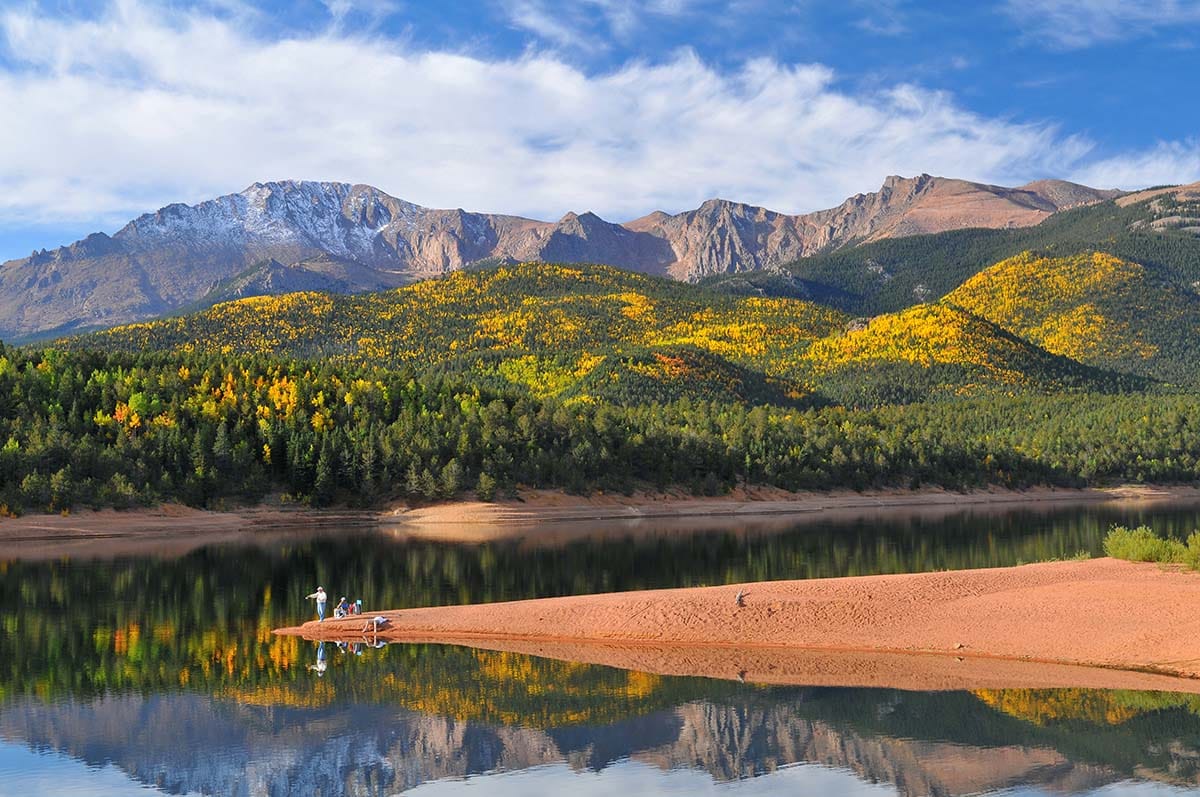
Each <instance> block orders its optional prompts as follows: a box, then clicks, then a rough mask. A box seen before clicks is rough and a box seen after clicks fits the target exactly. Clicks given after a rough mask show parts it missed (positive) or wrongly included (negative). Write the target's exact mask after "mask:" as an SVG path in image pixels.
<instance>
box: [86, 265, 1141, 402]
mask: <svg viewBox="0 0 1200 797" xmlns="http://www.w3.org/2000/svg"><path fill="white" fill-rule="evenodd" d="M859 326H861V325H858V324H854V323H852V320H851V319H850V318H849V317H847V316H845V315H843V314H841V313H839V312H838V311H836V310H831V309H829V308H826V307H823V306H821V305H818V304H816V303H813V302H807V301H803V300H796V299H786V298H766V297H756V296H748V297H736V296H729V295H723V294H716V293H713V292H711V291H707V290H702V289H698V288H695V287H692V286H689V285H685V284H680V283H677V282H670V281H667V280H663V279H657V278H654V277H647V276H645V275H641V274H634V273H631V272H626V271H621V270H619V269H614V268H609V267H607V266H580V265H569V266H568V265H559V264H545V263H525V264H521V265H519V266H511V267H510V266H504V267H495V268H489V269H482V270H477V271H461V272H455V273H454V274H451V275H449V276H447V277H444V278H441V279H435V280H427V281H425V282H421V283H418V284H416V285H412V286H409V287H406V288H401V289H398V290H395V291H386V292H382V293H373V294H361V295H356V296H333V295H328V294H319V293H298V294H289V295H287V296H282V297H261V298H254V299H247V300H243V301H240V302H233V303H227V304H222V305H218V306H216V307H214V308H212V309H211V310H208V311H205V312H202V313H198V314H194V315H190V316H184V317H179V318H172V319H166V320H163V321H155V322H150V323H146V324H136V325H132V326H127V327H118V328H116V329H113V330H109V331H106V332H102V333H97V334H94V335H89V336H85V337H82V338H78V339H75V340H73V341H71V342H70V344H69V345H71V346H73V347H79V348H90V347H99V348H103V349H105V350H108V351H126V352H136V351H140V350H143V349H150V350H153V351H162V352H173V353H176V354H188V353H192V352H199V353H210V354H213V353H234V354H255V355H268V356H272V357H285V358H319V359H322V360H324V361H328V362H331V363H335V364H339V365H353V366H380V367H387V368H394V367H398V366H411V367H413V368H415V369H418V370H429V369H433V370H435V371H436V372H437V373H441V374H447V375H452V376H454V377H455V378H458V379H461V380H464V381H468V382H471V383H478V384H483V385H487V386H490V387H492V388H495V389H512V390H516V391H518V392H522V393H526V394H528V395H531V396H533V397H537V398H546V397H551V396H555V397H560V398H563V399H576V400H584V401H616V402H618V403H621V404H637V403H646V402H651V401H658V402H667V401H671V400H674V399H678V398H684V397H689V398H693V399H697V400H722V401H733V400H738V401H747V402H752V403H771V404H804V405H811V404H821V403H829V402H834V403H855V404H863V403H867V404H874V403H880V402H887V401H897V400H904V401H915V400H921V399H925V398H931V397H940V396H956V395H967V394H979V393H982V392H987V391H1001V392H1005V393H1011V392H1019V391H1027V390H1036V391H1040V392H1057V391H1061V390H1066V389H1072V390H1078V389H1091V390H1119V389H1128V388H1129V387H1132V386H1136V385H1137V380H1130V379H1126V378H1122V377H1118V376H1115V375H1113V374H1108V373H1103V372H1100V371H1097V370H1094V369H1091V368H1088V367H1085V366H1082V365H1080V364H1079V363H1076V362H1073V361H1071V360H1068V359H1066V358H1062V357H1058V356H1055V355H1053V354H1049V353H1047V352H1046V351H1043V350H1041V349H1038V348H1037V347H1036V346H1032V345H1030V344H1028V343H1026V342H1024V341H1022V340H1018V339H1016V338H1013V337H1012V336H1011V335H1009V334H1008V333H1006V332H1004V331H1003V330H1001V329H1000V328H998V327H996V326H995V325H993V324H991V323H989V322H987V321H984V320H982V319H979V318H974V317H971V316H969V315H967V314H966V313H963V312H962V311H960V310H957V309H955V308H952V307H949V306H944V305H931V306H928V307H922V308H914V309H910V310H907V311H905V312H903V313H900V314H898V315H896V316H894V317H893V316H885V317H882V318H877V319H875V320H873V321H872V322H871V323H870V324H869V325H867V326H866V327H865V329H860V328H859ZM862 385H869V386H870V387H869V388H868V389H863V388H862Z"/></svg>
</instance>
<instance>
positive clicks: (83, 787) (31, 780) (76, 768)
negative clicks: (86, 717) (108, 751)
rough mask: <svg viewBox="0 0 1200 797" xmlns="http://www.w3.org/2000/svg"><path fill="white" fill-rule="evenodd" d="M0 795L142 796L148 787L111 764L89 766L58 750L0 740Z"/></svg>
mask: <svg viewBox="0 0 1200 797" xmlns="http://www.w3.org/2000/svg"><path fill="white" fill-rule="evenodd" d="M0 773H3V779H2V780H0V797H29V796H30V795H35V794H56V795H60V796H61V797H125V795H129V797H135V796H136V797H146V794H147V793H148V790H147V788H146V786H145V785H144V784H142V783H138V782H136V781H134V780H132V779H131V778H130V777H129V776H128V775H126V774H125V773H124V772H122V771H121V770H120V769H118V768H117V767H115V766H113V765H112V764H108V765H105V766H102V767H92V766H88V765H87V764H85V763H83V762H82V761H80V760H78V759H76V758H72V757H71V756H69V755H64V754H62V753H38V752H34V751H33V750H30V749H29V748H28V747H26V746H25V745H23V744H19V743H18V744H7V743H4V742H0Z"/></svg>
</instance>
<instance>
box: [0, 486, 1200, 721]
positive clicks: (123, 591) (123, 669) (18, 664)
mask: <svg viewBox="0 0 1200 797" xmlns="http://www.w3.org/2000/svg"><path fill="white" fill-rule="evenodd" d="M1117 519H1120V520H1122V521H1124V522H1142V521H1149V522H1152V523H1154V524H1155V525H1156V526H1158V527H1159V528H1160V530H1163V531H1169V530H1178V529H1181V528H1185V529H1187V530H1190V529H1191V528H1193V527H1195V526H1196V525H1198V523H1197V521H1198V517H1197V513H1196V512H1194V511H1164V510H1158V511H1156V512H1153V513H1149V514H1139V515H1137V516H1136V517H1135V516H1132V513H1126V514H1123V515H1117V514H1114V513H1111V512H1105V511H1102V510H1100V509H1099V508H1097V509H1088V510H1082V511H1081V510H1079V509H1077V508H1076V509H1072V510H1064V511H1062V512H1051V513H1049V514H1044V515H1043V514H1030V513H1012V514H1005V515H999V516H989V517H986V518H979V517H973V516H971V515H969V514H968V515H960V516H951V517H948V518H941V519H938V520H933V521H930V520H909V521H905V522H898V523H893V524H881V523H878V522H866V521H862V522H856V523H839V524H831V523H818V524H811V523H810V524H806V525H803V526H798V527H797V528H796V529H795V530H794V531H790V532H779V533H770V534H738V533H732V532H731V533H720V532H709V533H703V534H696V535H680V534H670V535H662V536H648V537H633V538H629V539H611V538H609V539H605V540H580V541H578V542H573V543H568V544H564V545H561V546H558V547H547V548H541V547H532V548H531V547H529V546H526V545H522V544H521V543H519V542H512V543H494V544H487V545H450V544H438V543H430V542H414V541H405V542H398V541H396V540H392V539H390V538H387V537H382V536H364V535H363V534H362V533H361V532H354V533H350V534H347V535H346V536H345V537H334V538H315V539H314V538H310V539H303V540H298V541H296V542H294V543H281V544H279V545H277V546H274V547H272V548H269V549H267V548H261V547H256V546H213V547H208V548H203V549H201V550H198V551H196V552H194V553H191V554H189V555H187V556H183V557H180V558H177V559H151V558H126V559H118V560H115V561H102V562H96V561H69V562H61V561H51V562H19V561H17V562H6V563H0V572H2V573H3V578H0V602H2V605H4V606H6V607H12V608H13V609H14V611H13V612H12V613H11V614H9V615H8V616H6V617H5V618H4V620H3V623H4V625H3V627H4V631H5V633H4V634H3V635H0V660H2V661H4V662H5V663H6V665H7V666H6V667H5V668H4V669H3V670H2V671H0V693H2V692H7V693H10V694H33V693H37V694H43V695H45V694H57V693H63V692H67V693H71V694H90V693H95V692H104V691H106V690H110V689H139V690H145V689H150V690H162V689H179V688H185V689H194V690H200V691H207V692H214V691H219V690H221V689H230V688H236V689H239V690H258V691H260V692H261V693H262V694H263V699H264V700H266V699H270V698H269V695H272V694H274V695H279V694H281V691H280V690H283V691H286V690H287V688H288V686H287V685H288V684H291V683H294V682H296V681H297V680H298V679H299V678H301V676H302V673H301V672H299V671H298V669H297V667H296V662H297V657H298V655H299V649H298V648H297V647H296V645H297V643H296V642H295V640H291V639H282V638H279V637H275V636H273V635H272V634H271V630H272V629H273V628H275V627H277V626H280V625H285V624H291V623H294V622H297V621H299V620H302V619H307V617H308V612H309V611H311V604H310V603H308V602H305V601H304V600H303V596H304V595H306V594H308V593H309V592H311V590H312V589H313V587H314V586H315V585H316V584H318V583H320V584H324V585H326V586H327V587H328V588H330V589H331V590H333V592H334V594H335V595H341V594H345V595H347V596H349V597H351V598H352V599H353V598H357V597H362V598H363V599H364V601H365V602H366V605H367V608H368V610H370V609H371V608H383V607H386V608H395V607H405V606H418V605H435V604H445V603H458V602H480V601H493V600H511V599H518V598H527V597H537V596H551V595H565V594H576V593H587V592H597V591H605V590H626V589H641V588H656V587H670V586H685V585H694V584H716V583H728V582H734V581H746V580H761V579H778V578H795V577H811V576H835V575H853V574H864V573H879V572H903V571H915V570H932V569H942V568H962V567H978V566H987V565H1003V564H1012V563H1015V562H1019V561H1033V560H1038V559H1046V558H1053V557H1063V556H1069V555H1072V554H1074V553H1075V552H1076V551H1078V550H1081V549H1083V550H1094V549H1095V548H1096V547H1097V545H1098V541H1099V539H1100V537H1101V536H1102V534H1103V532H1104V529H1105V528H1106V526H1107V524H1108V523H1109V522H1111V521H1114V520H1117Z"/></svg>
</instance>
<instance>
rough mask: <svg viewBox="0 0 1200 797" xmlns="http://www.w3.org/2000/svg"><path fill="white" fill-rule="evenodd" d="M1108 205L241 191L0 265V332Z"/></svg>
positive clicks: (1013, 220) (732, 266)
mask: <svg viewBox="0 0 1200 797" xmlns="http://www.w3.org/2000/svg"><path fill="white" fill-rule="evenodd" d="M1113 195H1114V192H1106V191H1097V190H1095V189H1091V188H1087V187H1085V186H1077V185H1074V184H1071V183H1062V182H1058V181H1041V182H1038V183H1030V184H1029V185H1027V186H1023V187H1021V188H1013V189H1009V188H1000V187H997V186H987V185H980V184H977V183H968V182H964V181H961V180H947V179H943V178H938V177H930V176H929V175H921V176H920V177H915V178H901V177H889V178H888V179H887V181H886V182H885V183H884V185H883V187H882V188H881V189H880V190H879V191H877V192H875V193H871V194H859V195H857V196H854V197H851V198H850V199H848V200H846V202H844V203H842V204H841V205H840V206H838V207H836V208H832V209H830V210H824V211H819V212H816V213H809V214H805V215H800V216H789V215H786V214H782V213H776V212H773V211H770V210H766V209H764V208H759V207H754V206H752V205H745V204H741V203H737V202H729V201H726V200H719V199H714V200H709V201H707V202H705V203H704V204H703V205H701V206H700V207H699V208H697V209H696V210H692V211H687V212H685V213H679V214H676V215H673V216H672V215H668V214H666V213H662V212H656V213H652V214H650V215H649V216H645V217H643V218H641V219H637V220H635V221H632V222H629V223H627V224H614V223H612V222H608V221H605V220H604V219H601V218H600V217H599V216H596V215H595V214H594V213H583V214H580V215H577V214H575V213H568V214H567V215H565V216H563V217H562V218H561V219H559V220H558V221H557V222H546V221H535V220H532V219H524V218H519V217H516V216H503V215H491V214H483V213H470V212H467V211H464V210H435V209H431V208H424V207H421V206H419V205H414V204H412V203H411V202H405V201H403V200H401V199H397V198H395V197H392V196H389V195H387V194H385V193H383V192H382V191H380V190H379V189H376V188H372V187H371V186H366V185H348V184H345V183H320V182H295V181H285V182H277V183H255V184H254V185H252V186H250V187H249V188H247V189H246V190H245V191H242V192H241V193H238V194H230V195H228V196H223V197H218V198H217V199H212V200H208V201H206V202H201V203H199V204H198V205H182V204H175V205H168V206H167V207H165V208H163V209H161V210H159V211H157V212H155V213H148V214H146V215H143V216H140V217H139V218H137V219H134V220H133V221H131V222H130V223H129V224H127V225H126V226H125V227H123V228H122V229H121V230H119V231H118V232H116V233H115V234H114V235H112V236H108V235H105V234H103V233H96V234H93V235H90V236H88V237H87V238H85V239H83V240H81V241H78V242H76V243H74V244H71V245H69V246H64V247H60V248H59V249H56V250H54V251H46V250H42V251H41V252H35V253H34V254H33V255H31V256H30V257H27V258H23V259H20V260H13V261H9V262H8V263H5V264H3V265H0V336H3V337H5V338H14V337H16V338H24V337H29V336H36V335H39V334H49V333H54V332H67V331H72V330H76V329H83V328H90V327H102V326H111V325H113V324H119V323H126V322H130V321H136V320H143V319H146V318H151V317H154V316H156V315H161V314H162V313H165V312H169V311H172V310H176V309H179V308H181V307H186V306H190V305H193V304H197V303H200V304H203V303H205V302H208V303H211V302H212V301H215V300H219V299H222V298H226V296H225V295H224V294H223V293H222V292H221V290H219V288H220V286H222V285H223V284H224V283H225V282H227V281H229V280H236V279H238V278H243V279H245V272H247V270H253V269H254V268H256V267H259V266H260V264H262V263H263V262H266V261H271V260H273V261H276V262H277V263H278V264H280V266H281V267H282V266H288V267H297V268H294V269H293V270H292V271H290V272H285V273H280V274H276V275H275V278H273V279H271V280H267V281H266V282H264V283H263V284H264V285H266V287H265V288H263V289H262V290H264V291H270V290H272V288H271V287H270V286H271V285H272V284H278V285H280V286H290V285H297V284H299V285H308V284H312V285H325V284H326V282H327V281H326V280H323V277H322V275H324V276H325V277H327V276H328V274H326V273H325V272H327V271H328V269H325V270H324V271H322V270H321V269H316V270H315V276H314V274H307V273H304V272H309V271H313V269H310V268H308V267H306V266H305V263H306V262H309V261H314V260H319V259H325V260H333V261H337V262H339V263H341V264H343V266H344V267H346V268H353V269H355V270H357V272H358V273H357V275H356V276H355V278H354V279H348V280H341V282H342V286H341V287H339V284H338V282H337V280H334V281H333V283H331V287H330V289H333V290H338V289H345V290H351V291H353V290H368V289H372V288H375V287H379V286H384V285H397V284H402V283H403V282H406V281H410V280H414V279H420V278H424V277H429V276H435V275H438V274H443V273H445V272H447V271H451V270H454V269H458V268H462V267H464V266H467V265H470V264H472V263H479V262H489V261H524V260H548V261H560V262H595V263H605V264H608V265H614V266H619V267H622V268H629V269H634V270H637V271H643V272H647V273H651V274H662V275H670V276H673V277H675V278H677V279H683V280H697V279H700V278H701V277H704V276H707V275H710V274H719V273H727V272H738V271H749V270H753V269H758V268H764V267H769V266H773V265H778V264H782V263H786V262H788V261H791V260H795V259H796V258H799V257H804V256H806V255H811V254H814V253H817V252H821V251H824V250H828V249H831V248H837V247H841V246H846V245H851V244H854V243H858V242H863V241H870V240H876V239H879V238H885V237H894V236H900V235H913V234H917V233H926V232H940V231H943V230H947V229H957V228H961V227H1007V226H1023V225H1030V224H1036V223H1037V222H1039V221H1041V220H1042V219H1043V218H1045V217H1046V216H1048V215H1049V214H1051V213H1054V212H1055V211H1057V210H1059V209H1062V208H1065V207H1071V206H1075V205H1079V204H1084V203H1088V202H1096V201H1100V200H1102V199H1105V198H1108V197H1110V196H1113ZM364 270H366V271H369V272H374V276H372V275H371V274H365V273H364ZM250 281H251V282H253V281H254V279H251V280H250ZM259 282H262V280H261V279H260V280H259Z"/></svg>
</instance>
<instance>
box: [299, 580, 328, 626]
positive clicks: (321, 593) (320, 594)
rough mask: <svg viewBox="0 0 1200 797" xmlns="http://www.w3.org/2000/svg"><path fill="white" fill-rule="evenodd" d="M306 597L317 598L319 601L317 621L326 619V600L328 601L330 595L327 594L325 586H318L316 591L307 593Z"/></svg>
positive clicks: (309, 598)
mask: <svg viewBox="0 0 1200 797" xmlns="http://www.w3.org/2000/svg"><path fill="white" fill-rule="evenodd" d="M304 597H305V598H306V599H308V600H315V601H316V602H317V622H322V621H324V619H325V601H327V600H328V599H329V596H328V595H326V594H325V588H324V587H317V591H316V592H314V593H313V594H311V595H305V596H304Z"/></svg>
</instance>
